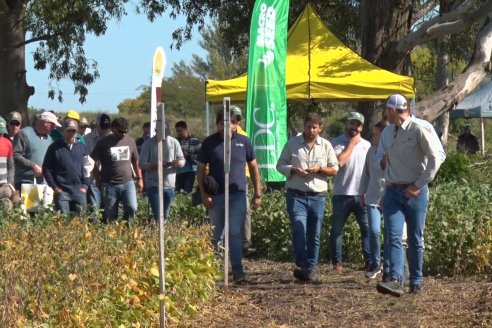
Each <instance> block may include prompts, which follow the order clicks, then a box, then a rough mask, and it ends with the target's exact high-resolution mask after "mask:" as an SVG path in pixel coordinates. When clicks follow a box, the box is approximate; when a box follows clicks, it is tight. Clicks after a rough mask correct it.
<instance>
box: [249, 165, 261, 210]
mask: <svg viewBox="0 0 492 328" xmlns="http://www.w3.org/2000/svg"><path fill="white" fill-rule="evenodd" d="M248 169H249V173H250V175H251V181H252V182H253V188H254V190H255V193H254V195H253V207H254V208H255V209H256V208H258V207H259V206H260V205H261V203H262V200H261V197H263V195H262V192H261V180H260V170H259V169H258V163H257V162H256V159H254V160H252V161H249V162H248Z"/></svg>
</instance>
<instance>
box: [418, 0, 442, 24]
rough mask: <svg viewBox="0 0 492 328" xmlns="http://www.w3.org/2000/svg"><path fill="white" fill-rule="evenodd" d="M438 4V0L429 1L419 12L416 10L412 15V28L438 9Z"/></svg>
mask: <svg viewBox="0 0 492 328" xmlns="http://www.w3.org/2000/svg"><path fill="white" fill-rule="evenodd" d="M438 4H439V3H438V0H429V1H427V2H426V3H424V5H423V6H422V7H421V8H420V9H419V10H415V11H414V12H413V13H412V26H413V25H414V24H415V23H417V22H418V21H419V20H421V19H422V17H424V16H425V15H427V14H428V13H430V12H431V11H432V10H433V9H434V8H436V7H437V5H438Z"/></svg>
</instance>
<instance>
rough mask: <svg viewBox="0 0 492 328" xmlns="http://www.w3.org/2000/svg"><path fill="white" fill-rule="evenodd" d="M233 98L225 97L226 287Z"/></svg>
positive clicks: (226, 279) (226, 276)
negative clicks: (231, 108)
mask: <svg viewBox="0 0 492 328" xmlns="http://www.w3.org/2000/svg"><path fill="white" fill-rule="evenodd" d="M230 106H231V98H229V97H225V98H224V175H225V176H224V210H225V212H224V221H225V222H224V289H225V290H226V291H227V289H228V287H229V172H230V170H231V111H230Z"/></svg>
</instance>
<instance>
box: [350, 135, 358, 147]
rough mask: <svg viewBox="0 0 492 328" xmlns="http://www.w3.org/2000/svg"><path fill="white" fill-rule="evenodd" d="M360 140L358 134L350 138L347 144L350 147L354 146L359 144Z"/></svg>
mask: <svg viewBox="0 0 492 328" xmlns="http://www.w3.org/2000/svg"><path fill="white" fill-rule="evenodd" d="M360 139H361V137H360V133H358V134H356V135H355V136H353V137H352V138H350V140H349V144H351V145H352V146H355V145H357V144H358V143H359V142H360Z"/></svg>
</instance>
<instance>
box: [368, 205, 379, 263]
mask: <svg viewBox="0 0 492 328" xmlns="http://www.w3.org/2000/svg"><path fill="white" fill-rule="evenodd" d="M366 211H367V218H368V220H369V254H370V260H371V264H373V265H379V264H380V261H381V240H380V235H381V209H380V208H379V207H377V206H375V205H366Z"/></svg>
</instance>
